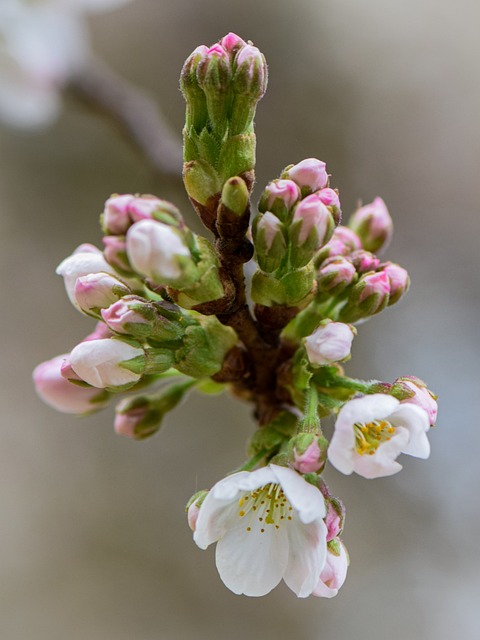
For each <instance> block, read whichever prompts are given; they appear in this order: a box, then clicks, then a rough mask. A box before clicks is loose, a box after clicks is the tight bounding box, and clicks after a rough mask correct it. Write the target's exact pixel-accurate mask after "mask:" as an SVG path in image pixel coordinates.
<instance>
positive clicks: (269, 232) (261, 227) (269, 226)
mask: <svg viewBox="0 0 480 640" xmlns="http://www.w3.org/2000/svg"><path fill="white" fill-rule="evenodd" d="M282 227H283V225H282V223H281V222H280V220H279V219H278V218H277V217H276V216H274V215H273V213H270V211H267V213H265V214H264V215H263V216H260V217H259V220H258V223H257V225H256V229H255V231H256V233H255V236H258V234H259V233H260V231H264V233H265V244H266V248H267V250H268V249H271V247H272V244H273V241H274V240H275V236H276V235H277V233H281V232H282V231H281V230H282Z"/></svg>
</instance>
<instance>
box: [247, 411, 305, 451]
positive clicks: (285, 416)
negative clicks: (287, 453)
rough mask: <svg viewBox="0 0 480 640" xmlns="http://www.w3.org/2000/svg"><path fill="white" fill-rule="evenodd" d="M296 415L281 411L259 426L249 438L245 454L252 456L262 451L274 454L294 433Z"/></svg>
mask: <svg viewBox="0 0 480 640" xmlns="http://www.w3.org/2000/svg"><path fill="white" fill-rule="evenodd" d="M296 425H297V417H296V416H295V415H294V414H293V413H290V412H289V411H282V412H281V413H280V414H278V416H276V417H275V418H274V419H273V420H272V421H271V422H269V423H268V424H267V425H265V426H263V427H260V428H259V429H257V431H255V433H254V434H253V435H252V437H251V438H250V440H249V442H248V445H247V455H249V456H254V455H256V454H258V453H261V452H262V451H266V452H267V454H266V455H268V454H270V455H273V454H276V453H277V452H278V451H279V449H280V447H281V445H282V444H283V443H286V442H288V440H289V439H290V438H291V437H292V435H293V434H294V433H295V429H296Z"/></svg>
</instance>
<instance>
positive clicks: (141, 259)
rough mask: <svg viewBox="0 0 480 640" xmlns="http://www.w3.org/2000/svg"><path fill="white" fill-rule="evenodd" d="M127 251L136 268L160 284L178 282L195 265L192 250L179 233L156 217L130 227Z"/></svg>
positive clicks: (174, 283)
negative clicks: (158, 220)
mask: <svg viewBox="0 0 480 640" xmlns="http://www.w3.org/2000/svg"><path fill="white" fill-rule="evenodd" d="M127 255H128V259H129V261H130V263H131V265H132V266H133V268H134V269H135V271H137V272H138V273H140V274H141V275H143V276H146V277H148V278H152V280H154V281H155V282H158V283H159V284H170V285H173V286H174V285H176V284H179V283H180V282H181V281H182V278H184V277H185V276H188V274H189V272H191V271H192V269H194V264H193V260H192V257H191V254H190V250H189V249H188V247H187V246H186V244H184V242H183V240H182V238H181V237H180V235H179V234H178V233H177V232H176V231H175V230H174V229H173V228H172V227H170V226H168V225H166V224H163V223H161V222H156V221H154V220H142V221H140V222H136V223H135V224H134V225H133V226H132V227H130V229H129V230H128V233H127ZM186 279H187V278H185V280H186ZM185 284H186V283H185Z"/></svg>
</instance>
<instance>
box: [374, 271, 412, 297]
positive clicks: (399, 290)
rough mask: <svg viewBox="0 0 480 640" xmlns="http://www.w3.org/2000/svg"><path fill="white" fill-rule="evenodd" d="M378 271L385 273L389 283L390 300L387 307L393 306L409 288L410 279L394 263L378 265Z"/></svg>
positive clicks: (406, 273) (405, 272)
mask: <svg viewBox="0 0 480 640" xmlns="http://www.w3.org/2000/svg"><path fill="white" fill-rule="evenodd" d="M380 270H381V271H382V272H383V273H386V274H387V276H388V281H389V283H390V299H389V302H388V305H389V306H390V305H392V304H395V303H396V302H398V301H399V300H400V298H401V297H402V296H403V294H404V293H406V292H407V291H408V288H409V286H410V278H409V276H408V272H407V270H406V269H404V268H403V267H401V266H400V265H399V264H395V263H394V262H384V263H383V264H381V265H380Z"/></svg>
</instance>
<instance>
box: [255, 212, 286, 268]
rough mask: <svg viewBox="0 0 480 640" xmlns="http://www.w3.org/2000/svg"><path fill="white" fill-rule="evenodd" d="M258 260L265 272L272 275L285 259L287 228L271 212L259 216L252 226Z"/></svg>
mask: <svg viewBox="0 0 480 640" xmlns="http://www.w3.org/2000/svg"><path fill="white" fill-rule="evenodd" d="M252 235H253V244H254V246H255V254H256V260H257V262H258V264H259V266H260V268H261V269H262V270H263V271H266V272H267V273H271V272H272V271H275V270H276V269H278V268H279V267H280V265H281V264H282V262H283V261H284V259H285V252H286V250H287V243H286V240H285V227H284V225H283V224H282V222H281V221H280V220H279V219H278V218H277V216H275V215H274V214H273V213H271V212H270V211H267V213H265V214H263V215H262V214H260V215H258V216H257V217H256V218H255V220H254V223H253V226H252Z"/></svg>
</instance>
